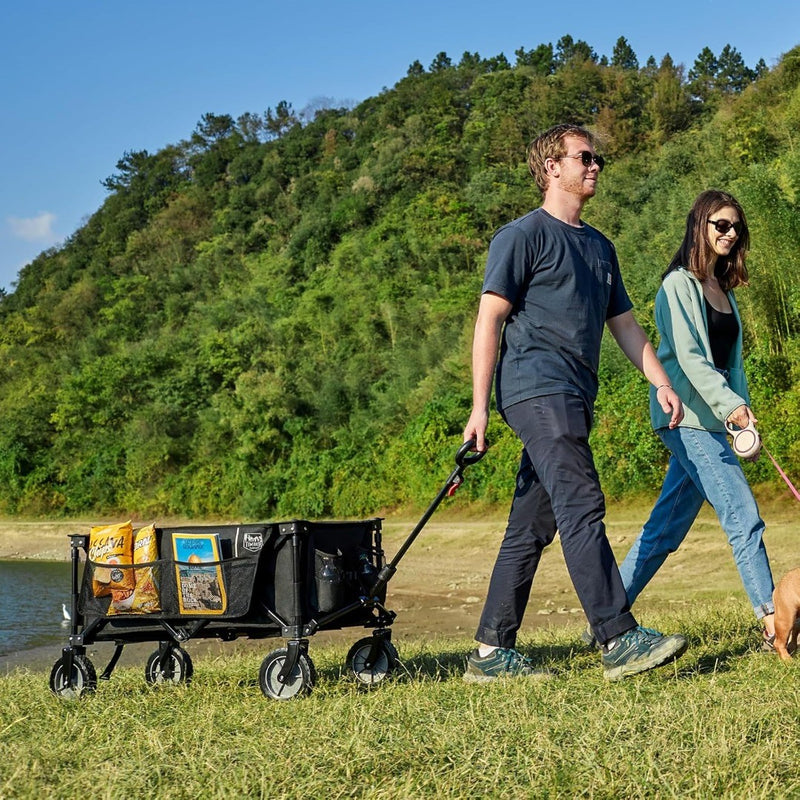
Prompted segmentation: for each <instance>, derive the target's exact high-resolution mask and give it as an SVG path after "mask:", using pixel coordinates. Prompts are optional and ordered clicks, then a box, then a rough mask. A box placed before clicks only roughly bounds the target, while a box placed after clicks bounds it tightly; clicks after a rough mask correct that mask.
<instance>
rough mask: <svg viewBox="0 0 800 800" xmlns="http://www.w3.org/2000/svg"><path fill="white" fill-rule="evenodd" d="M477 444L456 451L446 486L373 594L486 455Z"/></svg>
mask: <svg viewBox="0 0 800 800" xmlns="http://www.w3.org/2000/svg"><path fill="white" fill-rule="evenodd" d="M475 444H476V442H475V440H474V439H470V440H469V441H467V442H464V444H462V445H461V447H459V448H458V452H457V453H456V466H455V469H454V470H453V471H452V472H451V473H450V476H449V477H448V479H447V480H446V481H445V483H444V486H442V488H441V489H440V490H439V494H437V495H436V497H435V498H434V500H433V502H432V503H431V504H430V505H429V506H428V509H427V511H426V512H425V513H424V514H423V515H422V518H421V519H420V521H419V522H418V523H417V524H416V527H415V528H414V530H413V531H411V533H410V534H409V535H408V538H407V539H406V540H405V542H403V544H402V546H401V547H400V549H399V550H398V551H397V553H396V554H395V557H394V558H393V559H392V560H391V561H390V562H389V563H388V564H386V565H385V566H384V567H383V569H381V571H380V572H379V573H378V577H377V579H376V581H375V585H374V586H373V587H372V592H371V594H372V595H373V596H377V595H379V594H380V593H381V592H382V591H383V589H385V588H386V584H387V583H389V580H390V578H391V577H392V575H394V573H395V572H396V571H397V565H398V563H399V562H400V559H401V558H402V557H403V556H404V555H405V554H406V551H407V550H408V548H409V547H411V545H412V544H413V543H414V540H415V539H416V538H417V536H418V535H419V532H420V531H421V530H422V529H423V528H424V527H425V524H426V523H427V522H428V520H429V519H430V518H431V515H432V514H433V512H434V511H436V509H437V508H438V507H439V505H440V504H441V502H442V500H444V498H445V497H452V496H453V495H454V494H455V491H456V489H458V487H459V486H461V484H462V483H463V482H464V470H465V469H466V468H467V467H468V466H470V465H472V464H477V463H478V461H480V460H481V459H482V458H483V457H484V456H485V455H486V451H485V450H484V451H483V452H479V451H476V450H474V447H475Z"/></svg>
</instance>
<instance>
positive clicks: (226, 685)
mask: <svg viewBox="0 0 800 800" xmlns="http://www.w3.org/2000/svg"><path fill="white" fill-rule="evenodd" d="M762 508H763V506H762ZM639 511H642V509H631V508H628V509H620V510H619V515H618V517H617V519H616V520H611V521H610V525H609V530H610V532H612V541H613V540H614V537H619V536H623V535H624V536H627V535H628V534H627V533H623V532H622V531H623V529H625V530H627V528H626V525H627V523H626V522H625V520H626V519H627V518H628V515H630V517H631V519H637V518H638V519H639V520H640V519H641V513H638V512H639ZM765 517H767V518H768V522H770V525H771V528H770V539H769V541H768V546H769V547H770V554H771V558H772V561H773V568H774V571H775V573H776V579H777V578H778V577H779V576H780V574H782V572H783V571H784V570H785V568H788V566H796V565H797V562H800V559H798V558H795V554H796V552H797V543H796V541H795V539H794V537H795V535H796V532H797V526H796V523H795V520H796V511H795V508H794V507H793V506H791V505H787V504H780V503H779V504H777V505H775V506H774V507H770V508H767V509H766V510H765ZM688 545H689V543H687V550H688V555H689V557H691V558H690V560H689V561H688V562H687V563H686V564H684V565H683V566H682V567H680V568H677V569H676V568H672V567H671V568H670V569H671V570H672V571H671V572H669V573H665V575H664V579H663V580H660V579H661V577H662V576H661V575H660V576H659V582H658V584H657V585H656V582H654V584H653V587H654V591H653V593H652V595H651V596H650V597H648V599H647V602H646V603H645V601H644V598H643V602H642V608H643V610H644V611H645V612H646V618H645V619H643V622H644V623H645V624H648V625H653V626H656V627H660V628H662V629H664V630H667V631H681V632H683V633H685V634H686V635H687V637H688V638H689V643H690V646H689V650H688V651H687V653H686V654H685V655H684V656H683V657H682V658H681V659H680V660H679V661H677V662H676V663H674V664H672V665H670V666H667V667H664V668H661V669H658V670H655V671H652V672H650V673H646V674H644V675H641V676H637V677H635V678H630V679H627V680H625V681H621V682H618V683H608V682H607V681H604V679H603V677H602V670H601V667H600V660H599V656H598V654H597V653H596V652H593V651H590V650H589V649H588V648H586V647H585V646H584V645H582V644H581V642H580V641H579V634H580V632H581V630H582V628H583V624H582V622H581V620H580V619H579V618H578V617H577V616H575V615H573V616H567V617H564V619H563V621H560V622H558V624H551V625H549V626H547V627H543V628H536V627H533V628H529V629H526V630H525V631H524V635H523V636H522V638H521V639H520V642H519V647H520V649H521V650H523V651H524V652H525V653H526V654H528V655H530V656H531V657H532V658H533V659H534V660H535V661H536V662H537V663H539V664H542V665H545V666H547V667H548V668H549V669H550V670H551V671H552V673H553V676H552V678H551V679H550V680H548V681H525V680H512V681H505V682H498V683H496V684H492V685H489V686H474V685H467V684H465V683H463V682H462V680H461V673H462V671H463V668H464V659H465V656H466V653H467V652H468V650H469V649H470V647H471V646H472V643H471V640H470V635H469V634H470V633H471V631H465V632H464V635H463V636H460V635H450V636H437V635H427V636H414V635H413V633H410V632H408V631H405V632H404V633H403V634H402V635H401V636H396V637H395V642H396V644H397V647H398V649H399V651H400V657H401V661H402V664H401V666H400V667H399V669H398V670H397V672H396V674H395V675H394V676H392V677H391V678H389V679H387V680H386V681H384V682H383V683H382V684H380V685H379V686H378V687H377V688H375V689H373V690H372V691H369V692H365V691H363V690H360V689H359V688H358V687H357V686H356V685H355V682H354V680H353V679H352V677H351V676H349V675H348V674H347V671H346V670H345V668H344V661H345V655H346V652H347V649H348V645H347V644H339V643H335V642H334V643H325V644H324V645H321V646H320V645H318V644H317V642H316V641H313V640H312V643H311V647H310V651H309V652H310V655H311V656H312V658H313V661H314V664H315V666H316V670H317V674H318V678H317V682H316V684H315V687H314V690H313V692H312V693H311V695H310V696H308V697H306V698H303V699H295V700H291V701H287V702H277V701H274V700H268V699H266V698H265V697H263V695H262V694H261V691H260V689H259V685H258V671H259V666H260V663H261V659H262V658H263V656H264V654H265V653H266V651H267V650H269V649H272V647H273V646H274V647H277V646H280V644H282V643H281V642H276V643H273V644H267V645H266V646H265V647H264V648H263V649H262V650H261V651H260V652H257V651H253V652H237V653H234V654H230V655H227V654H223V655H217V654H214V655H211V654H209V655H207V656H206V657H204V658H202V659H197V660H196V661H195V672H194V679H193V681H192V683H190V684H189V685H181V686H172V685H169V686H156V687H151V686H149V685H148V684H146V682H145V680H144V677H143V673H142V669H141V667H135V668H134V667H124V668H120V669H118V670H117V672H115V673H114V675H113V676H112V678H111V680H110V681H108V682H105V681H101V682H100V683H99V686H98V689H97V692H96V693H95V694H94V695H92V696H90V697H88V698H85V699H82V700H79V701H72V702H70V701H64V700H62V699H59V698H56V697H54V696H53V695H51V694H50V692H49V691H48V688H47V677H48V676H47V674H46V673H43V672H40V671H33V670H25V669H23V670H18V671H15V672H12V673H11V674H10V675H8V676H6V677H5V678H4V679H3V680H2V683H0V797H3V798H51V797H53V798H73V797H78V796H83V795H86V796H88V797H91V798H93V800H105V799H106V798H108V800H111V799H112V798H114V799H115V800H116V799H117V798H120V797H136V798H200V797H203V798H241V797H253V798H326V799H327V800H333V798H351V797H352V798H365V799H366V798H370V799H371V800H372V799H374V800H379V799H380V800H384V799H385V800H389V799H391V800H394V799H395V798H409V799H412V798H519V797H523V798H575V797H592V798H595V797H596V798H672V797H675V798H677V797H681V798H685V797H692V798H695V797H696V798H742V797H745V798H792V797H800V771H799V770H798V766H797V741H798V731H799V730H800V711H799V709H800V690H799V687H800V681H799V680H798V679H800V671H798V670H800V660H799V661H798V663H797V664H795V663H792V664H788V665H787V664H784V663H782V662H781V661H780V660H779V659H777V658H776V657H774V656H771V655H767V654H763V653H761V652H760V651H759V649H758V629H757V626H756V624H755V619H754V617H753V616H752V612H751V611H750V610H749V608H748V607H747V604H746V601H745V599H744V594H743V592H742V591H741V587H740V586H738V585H737V580H736V574H735V570H733V567H732V565H731V564H730V555H729V553H728V549H727V546H726V545H725V544H724V538H723V537H722V535H721V533H720V532H719V530H718V529H715V528H714V526H713V524H711V521H710V520H708V519H705V521H703V520H701V524H699V526H698V530H697V531H696V532H694V531H693V533H692V540H691V548H689V547H688ZM437 546H438V547H440V548H443V547H444V546H445V545H444V544H441V543H439V544H438V545H437ZM454 546H455V543H454ZM692 548H694V549H692ZM682 553H683V550H682V551H681V553H679V554H676V556H675V557H674V558H675V559H677V564H682V563H683V562H681V561H680V560H679V559H678V557H679V556H682V557H684V558H685V557H686V556H684V555H682ZM701 554H702V555H701ZM557 557H560V554H558V553H557V551H556V555H555V556H553V558H557ZM488 558H489V560H491V556H489V557H488ZM699 561H702V563H701V564H699V563H698V562H699ZM665 569H666V568H665ZM694 570H697V571H698V572H699V574H701V575H703V576H704V579H703V580H699V579H698V578H697V576H696V575H695V574H694ZM398 574H399V573H398ZM471 591H475V588H474V587H472V588H471ZM635 610H636V609H635ZM358 635H360V633H359V632H356V633H355V636H356V637H357V636H358ZM97 666H98V668H102V666H104V664H98V665H97ZM98 671H99V669H98Z"/></svg>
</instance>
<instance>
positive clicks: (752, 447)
mask: <svg viewBox="0 0 800 800" xmlns="http://www.w3.org/2000/svg"><path fill="white" fill-rule="evenodd" d="M725 427H726V428H727V429H728V433H729V434H730V435H731V436H732V437H733V442H732V443H731V447H733V452H734V453H736V455H737V456H739V457H740V458H752V457H753V456H754V455H756V454H757V453H758V452H759V451H760V450H763V451H764V452H765V453H766V454H767V455H768V456H769V460H770V461H771V462H772V463H773V464H774V465H775V469H776V470H778V475H780V476H781V478H783V480H784V482H785V483H786V485H787V486H788V487H789V489H790V490H791V492H792V494H793V495H794V496H795V498H796V499H797V500H800V492H798V491H797V489H796V488H795V486H794V484H793V483H792V482H791V481H790V480H789V476H788V475H787V474H786V473H785V472H784V471H783V470H782V469H781V467H780V464H778V462H777V461H776V460H775V457H774V456H773V455H772V453H770V451H769V450H767V446H766V445H765V444H764V441H763V439H762V438H761V436H760V435H759V433H758V431H757V430H756V428H755V425H753V423H752V421H751V422H750V424H749V425H748V426H747V427H746V428H739V429H735V428H733V427H731V426H730V425H729V424H728V423H727V422H726V423H725Z"/></svg>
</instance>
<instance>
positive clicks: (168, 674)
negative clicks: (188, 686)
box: [144, 646, 194, 684]
mask: <svg viewBox="0 0 800 800" xmlns="http://www.w3.org/2000/svg"><path fill="white" fill-rule="evenodd" d="M193 673H194V665H193V664H192V659H191V656H190V655H189V654H188V653H187V652H186V651H185V650H184V649H183V648H181V647H177V646H171V647H170V648H169V649H168V651H167V653H166V655H165V656H164V657H163V658H162V657H161V650H160V649H158V650H156V651H155V652H154V653H152V654H151V656H150V658H148V659H147V666H145V668H144V677H145V680H146V681H147V682H148V683H151V684H156V683H189V681H191V679H192V674H193Z"/></svg>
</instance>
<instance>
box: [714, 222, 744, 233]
mask: <svg viewBox="0 0 800 800" xmlns="http://www.w3.org/2000/svg"><path fill="white" fill-rule="evenodd" d="M707 222H708V224H709V225H713V226H714V227H715V228H716V229H717V232H718V233H722V234H725V233H727V232H728V231H729V230H730V229H731V228H733V229H734V231H736V235H737V236H738V235H739V234H740V233H741V232H742V229H743V228H744V225H742V223H741V221H739V222H729V221H728V220H727V219H709V220H707Z"/></svg>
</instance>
